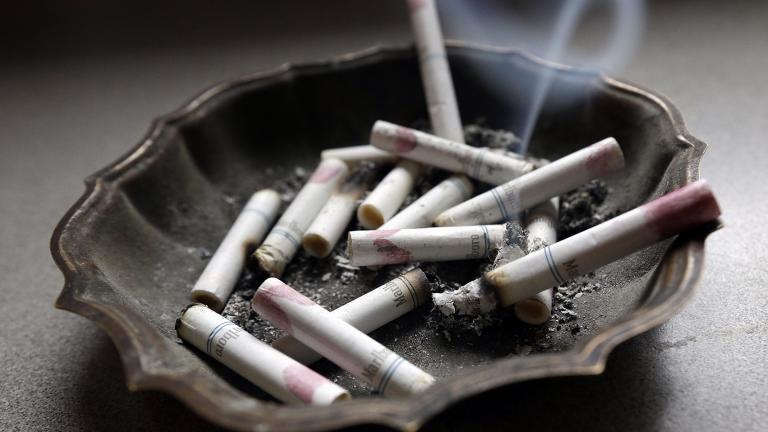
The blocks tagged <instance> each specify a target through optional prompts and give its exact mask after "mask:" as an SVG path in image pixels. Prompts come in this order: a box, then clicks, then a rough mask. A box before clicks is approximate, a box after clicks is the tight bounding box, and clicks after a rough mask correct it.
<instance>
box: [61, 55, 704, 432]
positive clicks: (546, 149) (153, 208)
mask: <svg viewBox="0 0 768 432" xmlns="http://www.w3.org/2000/svg"><path fill="white" fill-rule="evenodd" d="M449 55H450V56H451V65H452V68H453V71H454V79H455V80H456V88H457V94H458V98H459V103H460V106H461V109H462V116H463V117H464V118H465V119H473V118H477V117H480V116H483V117H486V118H487V119H488V121H489V123H490V124H491V125H493V126H494V127H498V128H508V129H512V130H514V129H515V124H514V122H513V121H512V120H511V119H514V118H516V116H519V115H520V113H521V112H523V110H524V109H525V107H524V106H521V105H516V104H515V103H514V101H515V100H518V99H519V100H525V98H524V97H523V96H524V92H525V89H524V88H520V89H518V90H519V91H520V92H523V93H520V94H515V93H514V91H515V90H513V92H512V93H510V94H496V93H494V92H493V91H491V90H490V89H489V88H488V87H487V86H485V85H484V84H483V83H481V82H479V79H480V75H479V74H478V73H477V69H476V68H477V67H478V65H481V66H482V67H484V68H490V69H494V70H496V71H497V72H499V73H502V74H504V75H506V76H508V77H509V79H511V80H513V79H515V77H519V76H524V75H530V74H539V73H541V71H542V70H544V69H545V68H553V67H554V66H553V65H548V64H545V63H542V62H539V61H537V60H534V59H531V58H530V57H527V56H525V55H523V54H520V53H517V52H513V51H504V50H497V49H492V48H484V47H474V46H468V45H466V44H462V43H454V44H451V46H450V48H449ZM554 68H555V74H554V80H555V81H554V87H553V89H552V93H553V94H568V95H570V96H569V98H566V99H565V100H562V101H558V102H557V103H555V101H550V102H551V103H549V102H548V103H547V104H546V105H545V109H544V112H543V116H542V119H541V122H540V125H541V126H540V127H539V129H538V130H537V131H536V133H535V135H534V142H533V144H532V149H535V150H536V152H537V153H536V154H537V156H542V157H547V158H553V157H557V156H560V155H563V154H566V153H569V152H571V151H573V150H575V149H576V148H578V147H581V146H583V145H585V144H587V143H589V142H592V141H595V140H597V139H599V138H602V137H604V136H607V135H613V136H615V137H616V138H617V139H618V140H619V142H620V143H621V144H622V147H623V149H624V151H625V153H626V156H627V162H628V167H627V172H626V173H623V174H622V175H620V176H613V177H611V178H609V179H608V183H609V185H610V186H611V188H612V190H613V193H612V194H611V195H610V197H609V202H608V205H609V206H611V207H612V208H615V209H624V210H626V209H629V208H632V207H634V206H636V205H638V204H640V203H642V202H644V201H647V200H648V199H650V198H653V197H656V196H658V195H661V194H663V193H664V192H666V191H668V190H671V189H674V188H677V187H679V186H680V185H682V184H685V183H688V182H690V181H693V180H695V179H697V178H698V167H699V162H700V159H701V156H702V154H703V152H704V149H705V145H704V144H703V143H701V142H700V141H698V140H696V139H695V138H693V137H691V136H690V135H689V134H688V132H687V131H686V129H685V126H684V124H683V121H682V119H681V117H680V115H679V113H678V112H677V111H676V109H675V108H674V107H673V106H672V105H671V104H670V103H669V102H668V101H666V99H664V98H663V97H661V96H659V95H656V94H654V93H651V92H649V91H647V90H644V89H641V88H638V87H636V86H633V85H631V84H627V83H625V82H621V81H618V80H614V79H612V78H606V77H601V76H596V75H594V74H591V73H589V72H586V71H580V70H573V69H567V68H559V67H554ZM418 77H419V74H418V66H417V63H416V60H415V56H414V53H413V51H412V50H411V49H410V48H404V47H380V48H374V49H371V50H368V51H365V52H362V53H357V54H350V55H346V56H342V57H339V58H336V59H333V60H330V61H327V62H320V63H312V64H300V65H287V66H284V67H281V68H279V69H277V70H275V71H273V72H270V73H266V74H259V75H254V76H247V77H243V78H238V79H234V80H231V81H228V82H225V83H223V84H220V85H217V86H215V87H213V88H211V89H209V90H207V91H205V92H204V93H202V94H201V95H200V96H198V97H196V98H195V99H193V100H192V101H191V102H189V103H188V104H187V105H185V106H184V107H182V108H181V109H179V110H178V111H176V112H173V113H171V114H169V115H166V116H163V117H161V118H159V119H158V120H156V121H155V122H154V124H153V125H152V128H151V129H150V132H149V133H148V134H147V136H146V138H145V139H144V140H142V142H141V143H139V145H138V146H137V147H135V148H134V149H133V150H131V151H130V152H129V153H128V154H126V155H125V156H124V157H122V158H121V159H119V160H118V161H116V162H114V163H113V164H111V165H110V166H108V167H106V168H104V169H103V170H101V171H99V172H97V173H96V174H94V175H93V176H91V177H89V178H88V179H87V181H86V185H87V190H86V192H85V194H84V195H83V196H82V197H81V199H80V200H79V201H78V202H77V203H76V204H75V205H74V206H73V207H72V208H71V209H70V210H69V212H68V213H67V214H66V215H65V217H64V218H63V219H62V221H61V222H60V224H59V225H58V227H57V228H56V231H55V232H54V235H53V238H52V241H51V249H52V253H53V256H54V258H55V260H56V262H57V264H58V265H59V267H60V268H61V270H62V272H63V273H64V275H65V277H66V284H65V287H64V289H63V291H62V293H61V295H60V297H59V299H58V301H57V307H60V308H63V309H67V310H70V311H73V312H75V313H78V314H80V315H83V316H85V317H88V318H90V319H92V320H94V321H95V322H97V323H99V325H100V326H101V327H102V328H104V329H105V331H107V333H108V334H109V335H110V337H111V338H112V339H113V341H114V342H115V345H116V346H117V348H118V350H119V351H120V354H121V356H122V358H123V364H124V365H125V368H126V377H127V382H128V386H129V387H130V388H131V389H155V390H161V391H165V392H168V393H171V394H173V395H175V396H176V397H178V398H179V399H181V400H182V401H184V402H185V403H186V404H187V405H188V406H190V407H191V408H192V409H194V410H195V411H197V412H198V413H200V414H201V415H203V416H204V417H206V418H208V419H210V420H211V421H214V422H216V423H219V424H221V425H224V426H227V427H231V428H234V429H241V430H250V429H259V430H322V429H329V428H333V427H341V426H348V425H354V424H362V423H378V424H383V425H387V426H390V427H393V428H396V429H402V430H413V429H416V428H418V426H420V425H421V424H423V423H424V422H425V421H426V420H427V419H428V418H430V417H431V416H433V415H435V414H436V413H438V412H440V411H441V410H443V409H445V408H446V407H447V406H448V405H450V404H452V403H454V402H456V401H458V400H460V399H462V398H466V397H468V396H471V395H474V394H477V393H480V392H484V391H487V390H489V389H493V388H497V387H500V386H503V385H506V384H509V383H513V382H519V381H523V380H530V379H535V378H540V377H548V376H558V375H576V374H597V373H600V372H601V371H602V370H603V368H604V365H605V361H606V358H607V356H608V354H609V352H610V351H611V349H612V348H613V347H614V346H616V345H617V344H618V343H620V342H622V341H624V340H626V339H627V338H630V337H632V336H634V335H637V334H639V333H641V332H644V331H646V330H648V329H649V328H652V327H653V326H656V325H658V324H660V323H662V322H664V321H665V320H667V319H669V317H670V316H672V314H674V313H675V312H676V311H677V310H679V308H680V307H682V305H683V304H684V303H685V302H686V301H687V300H688V299H689V298H690V297H691V296H692V294H693V292H694V288H695V286H696V283H697V281H698V279H699V276H700V275H701V269H702V264H703V256H704V253H703V242H704V238H705V237H706V234H707V233H708V232H709V231H710V230H711V229H713V228H715V226H714V225H713V226H710V227H704V228H703V229H702V230H700V231H699V232H695V233H687V234H686V235H685V236H683V237H681V238H678V239H677V240H676V241H674V242H673V243H669V242H668V243H665V244H662V245H659V246H657V247H653V248H650V249H649V250H646V251H643V252H641V253H638V254H634V255H632V256H630V257H627V258H625V259H623V260H621V261H619V262H617V263H615V264H612V265H611V266H609V268H608V269H607V273H609V274H611V279H610V283H609V286H608V287H607V288H606V289H604V290H603V291H602V295H601V297H599V299H595V300H596V301H595V302H594V303H593V304H591V305H587V306H585V309H583V310H580V311H579V312H580V315H582V316H584V317H585V319H586V320H588V321H589V325H588V326H587V328H588V329H589V331H586V332H584V333H583V334H582V335H580V336H579V338H578V340H576V341H575V343H574V341H570V340H569V341H562V342H561V345H559V346H556V348H558V349H563V351H562V352H553V353H546V354H539V355H531V356H528V357H507V358H503V359H498V356H497V355H494V356H490V357H489V358H488V359H487V360H488V361H482V362H478V363H482V364H478V365H477V366H474V367H471V368H463V369H461V371H459V370H458V366H457V368H456V370H452V369H451V367H450V366H451V364H452V363H451V362H455V364H456V365H459V364H461V365H462V366H463V363H462V362H463V361H466V360H467V357H459V356H454V357H451V353H450V352H448V351H450V350H449V349H448V348H444V349H445V350H446V352H445V353H441V352H436V353H433V355H440V354H445V355H447V356H448V358H449V360H448V361H447V363H445V364H443V365H442V366H441V368H443V370H442V371H438V372H442V376H451V378H443V379H441V382H440V384H438V385H437V386H435V387H434V388H433V389H431V390H430V391H428V392H426V393H424V394H423V395H420V396H419V397H414V398H412V399H408V400H399V401H398V400H384V399H378V398H362V399H358V400H354V401H351V402H349V403H342V404H338V405H335V406H332V407H324V408H317V407H286V406H282V405H279V404H275V403H272V402H265V401H262V400H260V399H258V398H257V397H255V396H254V395H255V394H257V393H254V392H253V391H252V390H251V389H249V388H248V387H247V386H245V385H244V384H243V383H242V380H238V379H237V378H236V377H234V376H233V374H228V373H226V371H222V370H221V368H219V367H218V366H217V365H214V364H212V362H211V361H209V360H208V359H205V358H203V357H202V356H200V355H199V353H197V352H194V351H193V350H190V349H189V348H188V347H187V346H185V345H181V344H178V343H177V340H176V338H175V335H174V333H173V320H174V319H175V317H176V314H177V313H178V311H179V310H180V309H181V307H182V306H183V305H184V304H186V303H187V295H188V293H189V288H190V286H191V284H192V283H193V282H194V280H195V278H196V277H197V275H198V274H199V272H200V270H201V269H202V266H203V265H204V261H202V260H200V258H199V256H198V249H197V248H198V247H199V246H200V245H209V246H211V245H215V244H216V242H217V241H218V239H219V238H220V237H221V235H222V234H223V233H224V232H225V230H226V229H227V227H228V225H229V223H230V222H231V221H232V220H233V218H234V216H235V210H234V207H233V206H232V205H231V204H230V202H231V200H229V201H228V200H225V199H223V198H224V197H225V196H226V197H234V199H235V201H237V200H241V199H243V198H244V197H246V196H247V195H248V194H249V193H250V192H252V191H253V190H254V189H255V188H256V187H258V186H262V185H266V184H268V183H269V179H270V176H278V175H280V174H281V173H283V172H285V170H286V169H291V168H292V167H293V166H294V165H295V164H304V165H306V164H307V163H309V162H311V161H312V159H314V158H316V157H317V155H318V154H319V150H320V149H321V148H323V147H334V146H338V145H339V144H338V143H340V142H341V143H352V142H355V141H357V143H360V142H364V141H365V140H366V139H367V133H368V131H369V129H370V126H371V125H372V124H373V121H374V120H376V119H378V118H384V119H386V120H390V121H393V122H399V123H404V124H408V123H410V122H412V121H414V120H416V119H419V118H425V117H426V114H425V107H424V103H423V100H422V91H421V87H420V83H419V78H418ZM509 101H513V102H510V103H503V102H509ZM268 167H271V168H273V169H274V170H275V171H274V172H273V173H272V174H268V173H267V172H266V168H268ZM597 300H599V301H597ZM414 360H415V363H417V364H418V363H419V359H418V358H415V359H414ZM431 372H434V371H431Z"/></svg>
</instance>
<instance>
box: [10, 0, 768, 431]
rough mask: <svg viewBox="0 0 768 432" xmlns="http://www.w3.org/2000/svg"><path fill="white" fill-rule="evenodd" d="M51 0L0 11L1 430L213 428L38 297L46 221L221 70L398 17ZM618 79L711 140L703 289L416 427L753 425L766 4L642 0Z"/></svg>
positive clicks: (766, 399)
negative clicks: (594, 351) (127, 375)
mask: <svg viewBox="0 0 768 432" xmlns="http://www.w3.org/2000/svg"><path fill="white" fill-rule="evenodd" d="M59 3H62V4H59ZM63 3H65V2H51V4H49V5H46V4H43V5H42V6H41V5H39V4H38V5H36V6H34V7H33V6H25V5H13V6H2V8H3V9H6V8H7V10H2V11H0V12H2V13H0V27H1V28H2V30H0V52H2V53H4V54H2V55H0V293H2V300H1V301H0V324H1V326H0V328H2V333H1V334H2V337H0V429H2V430H56V431H68V430H106V429H110V430H157V429H166V428H169V429H170V428H174V429H180V428H181V427H185V428H186V427H189V428H192V429H193V430H198V429H212V428H213V426H211V425H209V424H207V423H205V422H204V421H203V420H201V419H199V418H198V417H197V416H196V415H194V414H193V413H191V412H190V411H188V410H187V409H186V408H185V407H184V406H182V405H181V404H180V403H178V402H177V401H175V400H174V399H172V398H170V397H168V396H166V395H164V394H159V393H151V392H146V393H130V392H128V390H127V389H126V388H125V385H124V378H123V372H122V366H121V364H120V359H119V357H118V355H117V353H116V351H115V349H114V347H113V345H112V343H111V342H110V340H109V339H108V338H107V336H106V335H105V334H104V333H103V332H101V331H100V330H99V329H98V328H97V327H96V326H95V325H94V324H92V323H91V322H89V321H87V320H85V319H84V318H81V317H78V316H75V315H73V314H70V313H67V312H63V311H58V310H54V309H53V306H52V305H53V301H54V299H55V297H56V295H57V294H58V292H59V290H60V289H61V286H62V283H63V278H62V276H61V275H60V273H59V271H58V270H57V269H56V267H55V266H54V264H53V262H52V260H51V258H50V254H49V251H48V240H49V237H50V234H51V232H52V230H53V227H54V225H55V224H56V222H57V221H58V220H59V218H60V217H61V216H62V215H63V214H64V212H65V211H66V209H67V208H68V207H69V206H70V205H71V204H72V203H74V201H75V200H76V199H77V197H78V196H79V195H80V194H81V192H82V190H83V187H82V182H81V181H82V178H83V177H85V176H86V175H88V174H90V173H91V172H93V171H95V170H97V169H98V168H100V167H102V166H104V165H105V164H107V163H108V162H110V161H111V160H113V159H115V158H116V157H117V156H119V155H120V154H122V153H123V152H125V151H126V150H127V149H129V148H130V147H131V146H132V145H133V144H134V143H135V142H136V141H137V140H138V139H139V138H140V137H141V135H142V134H143V133H144V131H145V130H146V129H147V127H148V125H149V122H150V120H151V119H152V118H153V117H154V116H156V115H157V114H160V113H164V112H167V111H170V110H172V109H174V108H175V107H177V106H179V105H180V104H181V103H182V102H184V101H185V100H186V99H188V98H189V97H190V96H191V95H193V94H195V93H196V92H198V91H199V90H201V89H202V88H204V87H206V86H208V85H210V84H211V83H214V82H217V81H220V80H223V79H227V78H229V77H233V76H237V75H240V74H244V73H249V72H252V71H257V70H264V69H268V68H271V67H273V66H276V65H278V64H281V63H283V62H286V61H297V60H305V59H320V58H325V57H328V56H331V55H334V54H338V53H343V52H348V51H352V50H358V49H361V48H365V47H368V46H370V45H373V44H376V43H388V42H406V41H409V39H410V30H409V27H408V22H407V20H406V19H405V15H404V10H403V8H402V6H401V5H400V4H399V3H400V2H391V1H390V2H385V1H376V2H346V3H349V4H345V3H344V2H340V1H330V2H299V1H288V2H282V3H280V4H279V5H277V6H275V5H272V6H270V8H269V9H265V8H264V7H263V6H258V5H254V4H249V3H250V2H245V1H239V2H232V4H231V5H230V6H228V9H226V10H220V9H216V8H215V7H214V6H212V5H210V4H207V3H206V2H202V1H192V2H185V3H183V6H182V3H180V4H179V5H171V4H162V5H156V4H153V3H150V2H142V1H139V2H131V3H128V2H111V3H110V4H107V5H105V4H104V3H103V2H77V3H76V5H75V4H74V3H73V4H70V3H67V4H66V5H64V4H63ZM253 3H258V2H253ZM211 23H214V24H211ZM594 31H597V32H598V33H599V28H598V29H597V30H595V29H593V32H594ZM446 33H447V34H448V36H452V37H458V38H460V37H472V38H474V39H478V38H479V39H483V37H481V36H479V35H476V34H467V33H466V31H465V30H464V29H462V28H455V27H453V26H451V27H450V28H448V29H446ZM484 37H486V38H487V39H486V40H483V41H485V42H500V41H499V40H497V39H494V37H498V36H497V35H496V36H494V35H491V36H484ZM620 75H622V76H623V77H626V78H628V79H630V80H632V81H635V82H637V83H640V84H643V85H645V86H647V87H650V88H653V89H656V90H658V91H660V92H662V93H664V94H666V95H667V96H669V97H670V98H671V99H672V100H673V101H674V102H675V103H676V104H677V106H678V107H679V108H680V110H681V111H682V112H683V114H684V116H685V118H686V120H687V122H688V126H689V129H690V130H691V132H692V133H693V134H694V135H695V136H697V137H699V138H700V139H702V140H704V141H705V142H707V143H709V145H710V148H709V152H708V154H707V155H706V157H705V159H704V163H703V168H702V175H703V177H705V178H708V179H709V180H710V181H711V183H712V185H713V187H714V189H715V191H716V193H717V195H718V197H719V200H720V202H721V205H722V208H723V210H724V215H723V219H724V221H725V223H726V228H725V229H724V230H721V231H720V232H717V233H715V234H714V235H712V236H711V237H710V240H709V241H708V245H707V248H708V250H707V256H708V259H707V269H706V272H705V275H704V278H703V280H702V283H701V290H700V292H699V294H698V296H697V297H696V299H695V300H694V301H693V302H692V303H691V304H689V305H688V306H687V307H686V308H685V309H684V310H683V311H682V312H681V313H679V314H678V315H677V316H675V317H674V318H673V319H672V320H670V321H669V322H668V323H666V324H664V325H662V326H661V327H660V328H658V329H655V330H653V331H650V332H648V333H646V334H644V335H642V336H640V337H637V338H635V339H633V340H631V341H629V342H626V343H625V344H623V345H621V346H620V347H619V348H618V349H617V350H616V351H615V352H614V353H613V354H612V355H611V358H610V360H609V363H608V368H607V370H606V372H605V373H604V374H603V375H602V376H599V377H590V378H565V379H556V380H548V381H544V382H536V383H526V384H521V385H518V386H515V387H513V388H512V389H511V390H510V389H507V390H505V391H501V392H495V393H492V394H490V395H487V396H483V397H479V398H475V399H472V400H470V401H467V402H464V403H461V404H459V405H458V406H456V407H454V408H453V409H452V410H451V411H450V413H448V414H446V415H443V416H441V417H439V418H437V419H436V420H435V421H434V422H432V423H430V424H429V425H428V426H427V429H431V430H438V429H439V430H470V429H479V428H484V429H489V430H507V429H511V428H513V427H521V426H523V427H524V426H529V427H535V426H542V425H543V426H545V429H568V430H579V429H593V430H595V429H596V430H615V429H630V430H723V429H733V430H768V392H767V391H766V390H767V389H768V371H766V369H765V365H764V363H765V361H766V360H767V359H768V337H766V336H767V335H768V328H767V326H768V324H767V322H768V289H766V288H767V287H768V270H766V267H765V261H766V258H768V252H767V249H766V243H768V234H766V230H765V229H764V227H763V221H764V219H765V216H764V215H765V214H766V212H768V203H767V201H766V198H768V194H767V192H768V188H767V187H766V181H767V180H768V176H766V173H765V170H766V169H768V151H766V136H768V2H765V1H754V2H733V1H730V2H725V1H712V2H702V1H665V2H661V1H660V2H654V3H652V4H651V5H650V7H649V10H648V20H647V32H646V34H645V36H644V38H643V40H642V43H641V45H640V48H639V50H638V52H637V53H636V54H635V56H634V57H633V58H632V59H631V61H630V63H629V65H628V66H627V67H626V69H624V71H623V72H621V73H620Z"/></svg>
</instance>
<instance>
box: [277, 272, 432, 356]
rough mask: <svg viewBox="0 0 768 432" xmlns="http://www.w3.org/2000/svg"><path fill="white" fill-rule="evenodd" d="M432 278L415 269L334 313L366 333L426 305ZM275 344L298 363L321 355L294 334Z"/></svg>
mask: <svg viewBox="0 0 768 432" xmlns="http://www.w3.org/2000/svg"><path fill="white" fill-rule="evenodd" d="M429 293H430V289H429V281H428V280H427V276H426V275H425V274H424V272H423V271H421V269H418V268H417V269H414V270H411V271H409V272H408V273H406V274H404V275H402V276H398V277H396V278H395V279H392V280H391V281H389V282H387V283H385V284H384V285H382V286H380V287H378V288H376V289H374V290H372V291H370V292H368V293H367V294H365V295H362V296H360V297H358V298H356V299H355V300H352V301H351V302H349V303H347V304H345V305H344V306H341V307H340V308H338V309H336V310H334V311H333V312H331V313H332V314H333V315H334V316H336V317H339V318H340V319H342V320H343V321H344V322H346V323H348V324H350V325H352V326H353V327H355V328H356V329H358V330H360V331H362V332H363V333H370V332H372V331H374V330H376V329H377V328H379V327H381V326H383V325H385V324H387V323H389V322H391V321H394V320H395V319H397V318H399V317H400V316H402V315H404V314H405V313H407V312H410V311H412V310H414V309H416V308H417V307H419V306H421V305H422V304H424V302H426V301H427V299H428V298H429ZM272 347H274V348H275V349H277V350H278V351H280V352H282V353H284V354H286V355H288V356H290V357H291V358H293V359H295V360H296V361H298V362H299V363H303V364H310V363H314V362H316V361H318V360H320V359H321V358H323V356H322V355H320V354H318V353H317V352H315V351H313V350H312V348H309V347H308V346H306V345H304V344H303V343H301V342H299V341H298V340H296V338H294V337H293V336H283V337H281V338H280V339H277V340H276V341H274V342H273V343H272Z"/></svg>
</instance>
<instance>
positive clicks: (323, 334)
mask: <svg viewBox="0 0 768 432" xmlns="http://www.w3.org/2000/svg"><path fill="white" fill-rule="evenodd" d="M251 306H252V307H253V310H254V311H256V312H257V313H258V314H259V315H261V316H262V317H264V318H265V319H267V320H269V321H270V322H272V324H274V325H275V326H277V327H279V328H281V329H283V330H284V331H285V332H287V333H288V334H290V335H291V336H293V337H295V338H296V339H297V340H299V341H300V342H302V343H303V344H305V345H307V346H308V347H310V348H312V349H313V350H314V351H316V352H318V353H319V354H320V355H322V356H324V357H325V358H327V359H328V360H330V361H332V362H334V363H335V364H337V365H338V366H340V367H341V368H343V369H345V370H347V371H348V372H350V373H352V374H353V375H355V376H356V377H357V378H359V379H361V380H362V381H364V382H366V383H367V384H369V385H370V386H372V387H373V388H374V389H375V392H376V393H380V394H383V395H385V396H407V395H413V394H416V393H419V392H422V391H424V390H426V389H427V388H429V387H430V386H432V385H433V384H434V382H435V379H434V378H433V377H432V376H431V375H429V374H428V373H426V372H424V371H423V370H421V369H420V368H418V367H416V366H415V365H413V364H412V363H410V362H409V361H407V360H405V359H404V358H402V357H400V356H399V355H397V354H395V353H394V352H392V351H391V350H390V349H388V348H386V347H385V346H383V345H382V344H380V343H378V342H376V341H375V340H373V339H372V338H370V337H369V336H368V335H366V334H365V333H363V332H361V331H360V330H358V329H356V328H355V327H353V326H352V325H350V324H348V323H346V322H344V321H343V320H341V319H340V318H339V317H337V316H334V314H333V313H331V312H329V311H327V310H325V309H323V308H322V307H320V306H319V305H317V304H316V303H315V302H313V301H312V300H310V299H308V298H307V297H305V296H304V295H302V294H301V293H299V292H297V291H296V290H294V289H293V288H291V287H289V286H288V285H286V284H284V283H283V282H281V281H280V280H278V279H275V278H269V279H267V280H266V281H264V283H263V284H262V285H261V286H260V287H259V289H258V290H257V291H256V294H255V295H254V296H253V300H252V302H251Z"/></svg>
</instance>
